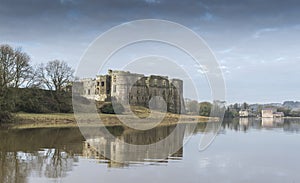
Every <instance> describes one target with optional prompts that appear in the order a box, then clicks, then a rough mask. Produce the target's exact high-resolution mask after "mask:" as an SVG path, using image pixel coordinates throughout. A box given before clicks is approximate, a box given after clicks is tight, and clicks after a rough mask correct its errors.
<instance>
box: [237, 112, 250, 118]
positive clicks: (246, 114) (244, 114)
mask: <svg viewBox="0 0 300 183" xmlns="http://www.w3.org/2000/svg"><path fill="white" fill-rule="evenodd" d="M239 116H240V117H249V111H248V110H240V112H239Z"/></svg>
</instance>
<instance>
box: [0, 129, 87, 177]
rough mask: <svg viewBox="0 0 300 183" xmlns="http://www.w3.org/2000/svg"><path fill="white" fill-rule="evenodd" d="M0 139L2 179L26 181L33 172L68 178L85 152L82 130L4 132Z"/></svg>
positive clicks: (0, 172) (37, 174) (34, 174)
mask: <svg viewBox="0 0 300 183" xmlns="http://www.w3.org/2000/svg"><path fill="white" fill-rule="evenodd" d="M45 136H46V137H47V138H45ZM0 139H1V143H0V182H15V183H18V182H22V183H23V182H27V177H28V176H29V175H32V176H39V177H44V176H45V177H48V178H58V177H65V176H66V175H67V172H68V171H71V170H72V167H73V164H74V162H77V161H78V157H77V154H80V153H81V152H82V141H83V138H82V136H81V134H80V132H79V131H78V129H76V130H74V129H72V130H70V129H64V130H62V129H60V130H59V129H50V130H49V129H47V130H44V129H38V130H20V131H18V130H16V131H11V132H9V133H8V132H7V131H0ZM41 147H45V149H42V150H41V149H40V148H41Z"/></svg>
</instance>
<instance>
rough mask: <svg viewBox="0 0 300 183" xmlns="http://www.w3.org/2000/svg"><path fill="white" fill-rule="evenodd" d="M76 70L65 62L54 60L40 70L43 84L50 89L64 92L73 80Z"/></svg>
mask: <svg viewBox="0 0 300 183" xmlns="http://www.w3.org/2000/svg"><path fill="white" fill-rule="evenodd" d="M73 74H74V70H73V69H72V68H71V67H70V66H68V64H67V63H66V62H64V61H60V60H53V61H50V62H48V63H47V64H46V65H44V64H41V65H40V66H39V68H38V76H39V78H40V79H41V82H42V83H43V84H44V85H45V86H46V87H47V88H48V89H49V90H55V91H62V90H63V89H64V87H65V86H66V85H67V84H68V83H69V82H70V81H71V80H72V79H73Z"/></svg>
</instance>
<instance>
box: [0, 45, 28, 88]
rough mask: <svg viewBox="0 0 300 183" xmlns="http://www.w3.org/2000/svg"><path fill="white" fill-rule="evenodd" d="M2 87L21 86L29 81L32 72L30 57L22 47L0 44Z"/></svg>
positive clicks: (0, 77)
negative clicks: (14, 47) (15, 47)
mask: <svg viewBox="0 0 300 183" xmlns="http://www.w3.org/2000/svg"><path fill="white" fill-rule="evenodd" d="M0 74H1V75H0V81H1V82H0V87H1V89H4V88H7V87H14V88H19V87H20V86H21V85H23V84H24V83H26V82H28V80H29V78H30V77H31V74H32V67H31V66H30V57H29V56H28V55H27V54H26V53H25V52H22V51H21V49H20V48H19V49H13V48H12V47H11V46H9V45H1V46H0Z"/></svg>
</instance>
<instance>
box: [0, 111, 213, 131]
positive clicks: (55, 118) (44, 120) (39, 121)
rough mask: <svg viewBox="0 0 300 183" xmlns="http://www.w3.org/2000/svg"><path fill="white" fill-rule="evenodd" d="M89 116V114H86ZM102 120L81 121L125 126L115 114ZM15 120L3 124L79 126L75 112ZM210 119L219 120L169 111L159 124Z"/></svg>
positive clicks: (22, 115)
mask: <svg viewBox="0 0 300 183" xmlns="http://www.w3.org/2000/svg"><path fill="white" fill-rule="evenodd" d="M86 115H87V116H88V114H86ZM100 117H101V122H100V120H98V121H91V120H86V121H84V122H81V123H80V126H88V127H93V126H97V127H99V126H106V127H112V126H123V124H122V123H121V122H120V120H119V119H118V118H117V116H116V115H114V114H100ZM15 118H16V119H15V122H14V123H8V124H3V125H2V126H5V127H7V128H10V129H32V128H70V127H78V123H77V122H76V120H75V117H74V114H65V113H55V114H31V113H17V114H15ZM122 118H124V119H126V120H127V121H133V123H134V122H137V120H136V118H134V117H133V116H132V115H129V114H123V115H122ZM152 120H153V121H155V120H156V121H157V119H155V117H152V118H149V119H147V121H149V125H151V121H152ZM208 121H218V119H217V118H209V117H203V116H192V115H178V114H171V113H167V114H166V116H165V117H164V118H163V120H162V122H161V123H159V124H158V125H159V126H167V125H175V124H178V123H181V124H184V123H202V122H208Z"/></svg>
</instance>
